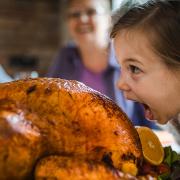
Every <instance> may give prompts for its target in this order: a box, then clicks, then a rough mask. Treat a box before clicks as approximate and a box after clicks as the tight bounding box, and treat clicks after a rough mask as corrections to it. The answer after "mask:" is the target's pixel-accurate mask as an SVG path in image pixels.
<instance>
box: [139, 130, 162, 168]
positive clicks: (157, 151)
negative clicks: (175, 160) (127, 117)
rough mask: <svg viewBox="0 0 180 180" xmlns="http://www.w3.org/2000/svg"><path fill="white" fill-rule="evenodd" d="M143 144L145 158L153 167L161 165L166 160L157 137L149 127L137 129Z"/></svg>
mask: <svg viewBox="0 0 180 180" xmlns="http://www.w3.org/2000/svg"><path fill="white" fill-rule="evenodd" d="M136 130H137V132H138V134H139V138H140V141H141V144H142V151H143V156H144V159H145V160H146V161H148V162H149V163H151V164H153V165H159V164H161V162H162V161H163V159H164V149H163V147H162V144H161V142H160V141H159V139H158V137H157V135H156V134H155V133H154V132H153V131H152V130H151V129H150V128H148V127H137V128H136Z"/></svg>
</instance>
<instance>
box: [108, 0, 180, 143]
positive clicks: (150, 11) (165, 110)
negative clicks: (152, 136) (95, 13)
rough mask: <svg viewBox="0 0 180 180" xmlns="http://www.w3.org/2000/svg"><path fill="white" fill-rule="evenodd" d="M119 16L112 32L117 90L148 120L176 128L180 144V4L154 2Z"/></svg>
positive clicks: (157, 0) (177, 2)
mask: <svg viewBox="0 0 180 180" xmlns="http://www.w3.org/2000/svg"><path fill="white" fill-rule="evenodd" d="M118 12H119V13H118ZM120 12H121V11H117V13H116V14H115V16H114V17H113V18H114V20H115V22H114V25H113V28H112V32H111V38H113V42H114V47H115V51H116V56H117V60H118V63H119V64H120V66H121V78H120V80H119V82H118V87H119V89H121V90H122V91H123V92H124V95H125V97H126V98H127V99H130V100H133V101H136V102H140V103H141V104H143V106H144V109H145V115H146V117H147V118H148V119H149V120H151V121H155V120H156V121H157V122H158V123H160V124H166V123H168V124H170V125H171V126H173V128H171V131H172V132H173V133H176V138H177V140H178V141H179V143H180V1H179V0H164V1H162V0H153V1H148V2H147V3H145V4H142V5H139V6H137V5H136V6H134V7H133V8H131V9H129V10H128V12H126V13H125V14H124V15H123V16H121V14H120Z"/></svg>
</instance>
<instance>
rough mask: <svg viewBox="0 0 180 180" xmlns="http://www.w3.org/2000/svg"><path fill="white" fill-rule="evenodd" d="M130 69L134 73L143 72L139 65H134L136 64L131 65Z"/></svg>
mask: <svg viewBox="0 0 180 180" xmlns="http://www.w3.org/2000/svg"><path fill="white" fill-rule="evenodd" d="M129 70H130V71H131V72H132V73H133V74H138V73H140V72H141V70H140V69H139V68H138V67H137V66H134V65H129Z"/></svg>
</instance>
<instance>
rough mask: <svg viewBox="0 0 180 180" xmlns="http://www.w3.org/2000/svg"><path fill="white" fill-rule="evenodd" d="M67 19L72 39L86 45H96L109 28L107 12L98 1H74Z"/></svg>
mask: <svg viewBox="0 0 180 180" xmlns="http://www.w3.org/2000/svg"><path fill="white" fill-rule="evenodd" d="M67 18H68V28H69V31H70V34H71V36H72V38H73V39H74V40H75V41H76V42H78V43H81V44H84V45H86V44H85V43H86V42H94V43H95V41H96V40H98V39H100V38H101V37H103V36H104V34H105V33H107V29H108V27H109V21H108V20H109V19H108V15H107V12H106V10H105V8H104V7H103V6H102V5H101V3H100V2H98V1H97V0H73V1H72V3H71V4H70V6H69V8H68V12H67ZM106 35H107V34H106Z"/></svg>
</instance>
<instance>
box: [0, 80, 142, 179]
mask: <svg viewBox="0 0 180 180" xmlns="http://www.w3.org/2000/svg"><path fill="white" fill-rule="evenodd" d="M51 155H56V156H63V157H76V158H77V159H78V157H80V159H82V160H84V161H93V162H94V164H96V163H97V164H99V163H102V164H104V166H106V165H108V166H109V167H113V168H115V169H117V170H122V167H123V164H125V163H130V164H131V165H132V164H134V167H137V168H138V167H139V166H140V164H141V162H142V157H143V156H142V148H141V143H140V139H139V136H138V133H137V131H136V129H135V127H134V126H133V125H132V123H131V121H130V120H129V119H128V118H127V116H126V114H124V113H123V112H122V110H121V109H120V108H119V107H118V106H117V105H116V104H115V103H114V102H113V101H112V100H110V99H109V98H107V97H106V96H104V95H102V94H100V93H98V92H97V91H94V90H92V89H90V88H89V87H87V86H85V85H84V84H82V83H79V82H77V81H68V80H62V79H55V78H54V79H53V78H37V79H26V80H18V81H14V82H9V83H2V84H0V179H33V177H34V169H35V168H36V164H38V162H39V161H41V160H42V161H43V158H48V156H51ZM80 161H81V160H80ZM76 163H78V162H76ZM47 168H48V167H47ZM85 168H86V165H85ZM99 168H100V169H102V171H104V170H103V168H101V165H100V167H99ZM125 169H126V170H127V169H128V168H125ZM130 169H131V168H130ZM128 173H131V172H128ZM136 173H138V172H136ZM109 176H111V175H109Z"/></svg>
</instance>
